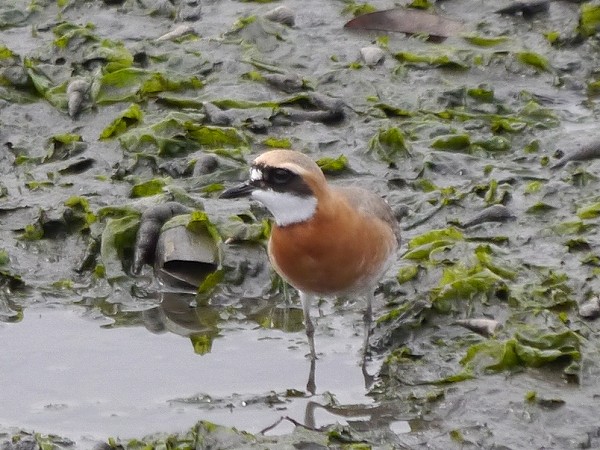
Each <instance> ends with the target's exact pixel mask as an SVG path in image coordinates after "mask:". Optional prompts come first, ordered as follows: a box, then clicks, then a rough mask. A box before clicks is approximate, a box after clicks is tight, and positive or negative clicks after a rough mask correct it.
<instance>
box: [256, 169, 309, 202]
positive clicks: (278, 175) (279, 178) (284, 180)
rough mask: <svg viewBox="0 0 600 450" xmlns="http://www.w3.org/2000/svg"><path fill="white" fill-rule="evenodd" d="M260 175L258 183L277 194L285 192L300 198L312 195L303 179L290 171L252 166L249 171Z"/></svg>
mask: <svg viewBox="0 0 600 450" xmlns="http://www.w3.org/2000/svg"><path fill="white" fill-rule="evenodd" d="M252 171H255V172H254V173H255V174H258V173H259V174H260V183H261V184H262V185H263V186H264V187H268V188H270V189H273V190H274V191H277V192H287V193H290V194H294V195H298V196H301V197H305V196H309V195H313V192H312V189H311V188H310V186H308V184H306V182H305V181H304V179H303V178H302V177H301V176H300V175H298V174H297V173H295V172H293V171H292V170H289V169H285V168H283V167H271V166H265V165H257V166H254V167H253V168H252V170H251V174H252Z"/></svg>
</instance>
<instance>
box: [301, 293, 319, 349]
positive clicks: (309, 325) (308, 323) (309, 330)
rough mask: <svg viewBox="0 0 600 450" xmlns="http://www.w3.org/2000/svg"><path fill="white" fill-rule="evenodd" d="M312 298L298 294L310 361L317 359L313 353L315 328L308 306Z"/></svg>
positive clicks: (304, 294)
mask: <svg viewBox="0 0 600 450" xmlns="http://www.w3.org/2000/svg"><path fill="white" fill-rule="evenodd" d="M313 298H314V296H312V295H309V294H306V293H304V292H300V301H301V302H302V311H303V312H304V326H305V328H306V337H307V338H308V347H309V348H310V359H312V360H315V359H317V353H316V352H315V326H314V325H313V322H312V319H311V318H310V305H311V303H312V300H313Z"/></svg>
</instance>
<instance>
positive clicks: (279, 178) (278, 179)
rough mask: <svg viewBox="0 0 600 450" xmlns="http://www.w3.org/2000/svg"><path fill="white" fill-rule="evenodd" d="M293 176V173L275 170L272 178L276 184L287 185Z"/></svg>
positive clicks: (272, 172) (285, 170)
mask: <svg viewBox="0 0 600 450" xmlns="http://www.w3.org/2000/svg"><path fill="white" fill-rule="evenodd" d="M292 175H293V174H292V172H290V171H289V170H287V169H273V170H272V171H271V177H270V178H271V181H272V182H273V183H274V184H285V183H287V182H288V181H290V179H291V178H292Z"/></svg>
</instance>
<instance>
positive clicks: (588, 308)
mask: <svg viewBox="0 0 600 450" xmlns="http://www.w3.org/2000/svg"><path fill="white" fill-rule="evenodd" d="M579 315H580V316H581V317H583V318H584V319H589V320H594V319H597V318H598V317H599V316H600V301H599V299H598V297H593V298H591V299H589V300H587V301H585V302H583V303H582V304H581V305H579Z"/></svg>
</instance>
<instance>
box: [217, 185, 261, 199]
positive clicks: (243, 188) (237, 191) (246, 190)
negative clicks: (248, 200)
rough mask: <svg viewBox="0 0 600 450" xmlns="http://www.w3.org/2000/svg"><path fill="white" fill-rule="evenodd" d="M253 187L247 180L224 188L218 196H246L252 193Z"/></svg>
mask: <svg viewBox="0 0 600 450" xmlns="http://www.w3.org/2000/svg"><path fill="white" fill-rule="evenodd" d="M255 189H256V187H255V186H252V185H251V184H250V182H247V183H243V184H240V185H238V186H234V187H232V188H229V189H226V190H224V191H223V192H221V195H220V196H219V198H240V197H248V196H249V195H250V194H252V191H254V190H255Z"/></svg>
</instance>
